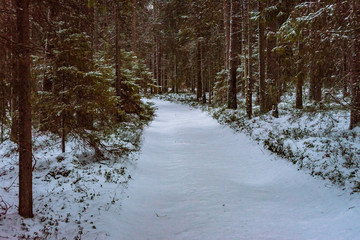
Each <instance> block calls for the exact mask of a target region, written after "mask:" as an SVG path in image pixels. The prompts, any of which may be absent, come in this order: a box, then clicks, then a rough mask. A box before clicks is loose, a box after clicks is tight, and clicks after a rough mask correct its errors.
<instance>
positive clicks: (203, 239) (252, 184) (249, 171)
mask: <svg viewBox="0 0 360 240" xmlns="http://www.w3.org/2000/svg"><path fill="white" fill-rule="evenodd" d="M155 103H156V105H157V106H158V107H159V110H158V111H157V115H158V116H157V117H156V119H155V120H154V121H153V122H152V124H151V125H150V127H149V128H147V129H146V130H145V134H144V138H145V140H144V145H143V150H142V154H141V157H140V159H139V161H138V166H137V168H136V170H135V172H134V173H133V174H132V176H133V178H134V179H133V180H132V182H130V184H129V189H128V192H127V196H128V197H127V198H125V199H124V201H123V205H122V211H121V216H119V217H117V218H109V219H107V220H106V221H105V222H104V223H102V224H105V225H107V226H108V229H111V232H110V236H109V239H122V240H142V239H154V240H172V239H181V240H183V239H184V240H186V239H189V240H195V239H199V240H211V239H214V240H215V239H219V240H220V239H226V240H231V239H234V240H235V239H236V240H239V239H244V240H245V239H246V240H251V239H254V240H262V239H267V240H270V239H274V240H282V239H291V240H293V239H304V240H305V239H306V240H308V239H324V240H331V239H334V240H340V239H352V240H354V239H360V212H359V208H360V204H359V203H360V200H359V196H358V195H356V194H355V195H352V196H350V195H349V194H348V193H345V192H343V191H340V190H338V189H337V188H336V187H331V186H326V182H325V181H322V180H318V179H315V178H312V177H311V176H309V175H308V174H306V173H304V172H302V171H297V169H296V167H295V166H293V165H292V164H290V163H289V162H287V161H285V160H283V159H281V158H276V157H275V156H274V155H272V154H270V153H268V152H267V151H265V150H261V147H260V146H258V145H257V144H256V143H254V142H253V141H251V140H249V138H248V137H246V136H245V135H243V134H238V133H236V134H234V132H233V131H232V130H231V129H228V128H226V127H222V126H220V125H219V124H218V123H217V122H216V121H215V120H213V119H212V118H211V117H209V116H207V115H206V114H205V113H202V112H201V111H200V110H194V109H190V108H189V107H187V106H184V105H179V104H174V103H169V102H164V101H159V100H155Z"/></svg>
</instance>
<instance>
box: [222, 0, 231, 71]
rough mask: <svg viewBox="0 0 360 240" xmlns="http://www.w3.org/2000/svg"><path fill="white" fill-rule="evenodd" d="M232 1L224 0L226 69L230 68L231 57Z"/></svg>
mask: <svg viewBox="0 0 360 240" xmlns="http://www.w3.org/2000/svg"><path fill="white" fill-rule="evenodd" d="M230 1H231V0H223V11H224V31H225V70H228V69H229V58H230Z"/></svg>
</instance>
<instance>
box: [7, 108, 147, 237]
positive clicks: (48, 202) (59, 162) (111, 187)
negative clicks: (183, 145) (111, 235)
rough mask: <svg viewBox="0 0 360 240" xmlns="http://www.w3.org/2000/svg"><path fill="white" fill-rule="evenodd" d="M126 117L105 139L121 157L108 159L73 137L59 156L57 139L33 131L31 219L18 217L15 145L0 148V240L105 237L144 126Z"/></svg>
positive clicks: (117, 210) (128, 179) (10, 143)
mask: <svg viewBox="0 0 360 240" xmlns="http://www.w3.org/2000/svg"><path fill="white" fill-rule="evenodd" d="M149 114H150V115H151V113H149ZM150 115H149V116H150ZM127 118H128V120H129V121H128V122H123V123H120V124H119V129H118V131H117V132H115V133H113V135H112V136H111V138H110V139H109V142H110V143H115V144H116V145H119V146H121V151H122V154H121V156H112V157H113V158H109V159H102V160H99V159H98V158H97V157H96V155H95V151H94V150H92V149H89V148H88V147H86V146H85V145H84V144H83V142H82V141H80V140H77V139H75V138H70V139H68V141H67V143H66V152H65V153H62V152H61V139H60V138H59V137H58V136H56V135H54V134H50V133H48V134H44V133H40V132H35V134H34V136H33V154H34V160H35V161H34V164H35V165H34V171H33V198H34V215H35V217H34V218H33V219H23V218H21V217H20V216H19V215H18V213H17V211H18V210H17V206H18V188H19V181H18V152H17V145H16V144H14V143H13V142H11V141H10V140H7V141H5V142H3V143H2V144H0V183H1V184H0V185H1V187H0V240H2V239H96V238H97V239H107V238H108V237H107V226H106V225H104V224H103V219H104V218H106V217H107V216H108V214H109V213H111V214H113V215H115V214H120V209H121V201H122V199H123V198H124V196H125V195H124V192H125V190H126V189H127V187H128V183H129V181H130V180H131V172H132V171H133V169H134V166H135V165H136V160H137V157H138V155H139V150H140V148H141V142H142V140H141V137H142V133H143V128H144V126H145V125H146V124H147V122H146V121H145V120H139V118H138V117H137V116H136V115H129V116H128V117H127Z"/></svg>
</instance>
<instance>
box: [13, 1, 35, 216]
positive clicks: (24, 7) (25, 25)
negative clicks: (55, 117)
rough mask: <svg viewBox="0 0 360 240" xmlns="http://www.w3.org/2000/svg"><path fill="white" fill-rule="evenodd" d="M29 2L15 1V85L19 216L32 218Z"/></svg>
mask: <svg viewBox="0 0 360 240" xmlns="http://www.w3.org/2000/svg"><path fill="white" fill-rule="evenodd" d="M29 2H30V0H16V18H17V24H16V25H17V32H18V39H17V40H18V41H17V43H18V46H17V49H18V51H17V53H18V55H17V57H18V60H19V61H18V69H17V78H18V82H19V214H20V215H21V216H23V217H25V218H31V217H33V209H32V207H33V198H32V144H31V83H30V23H29Z"/></svg>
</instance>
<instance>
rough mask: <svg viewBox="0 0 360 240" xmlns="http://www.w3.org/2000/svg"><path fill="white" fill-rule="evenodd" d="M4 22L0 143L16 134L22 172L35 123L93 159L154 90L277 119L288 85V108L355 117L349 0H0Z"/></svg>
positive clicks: (352, 6)
mask: <svg viewBox="0 0 360 240" xmlns="http://www.w3.org/2000/svg"><path fill="white" fill-rule="evenodd" d="M0 26H1V29H0V142H3V141H5V140H7V139H11V140H12V141H14V142H19V151H20V152H21V153H23V152H24V153H27V154H25V156H24V155H23V156H21V154H20V166H25V165H24V164H25V163H27V164H28V165H27V167H26V168H25V169H23V171H24V172H29V171H31V162H32V155H31V127H32V129H33V130H36V131H37V132H51V133H53V134H56V135H58V136H59V137H60V138H61V139H62V151H63V152H65V150H66V141H67V139H68V138H70V137H76V138H79V139H82V140H83V142H84V143H85V144H86V145H88V146H90V147H92V148H93V149H95V151H96V152H97V155H98V156H99V157H101V156H102V155H103V151H104V149H105V150H106V149H107V148H106V147H104V145H103V143H102V141H103V140H104V139H106V138H107V137H109V136H110V135H111V134H113V133H114V132H115V131H116V129H118V128H119V124H120V123H123V122H127V121H132V120H131V119H133V118H131V117H129V116H134V115H136V116H137V117H138V119H140V120H141V119H150V118H149V114H148V113H149V111H150V110H149V106H147V105H146V104H144V103H143V102H142V101H141V98H142V96H144V95H145V96H146V95H149V94H153V93H159V94H161V93H167V92H169V91H171V92H175V93H178V92H194V93H196V97H197V100H198V101H201V102H202V103H209V104H213V105H217V106H223V105H226V106H227V108H230V109H236V108H238V107H242V108H244V109H246V115H247V118H252V117H254V116H258V115H261V114H264V113H268V112H270V111H271V113H272V115H273V116H274V117H277V116H278V115H279V112H278V106H279V104H280V103H281V101H282V97H283V96H284V95H286V94H290V95H293V96H294V100H295V101H294V104H293V107H294V109H303V108H304V104H303V103H304V101H305V100H307V101H308V102H310V105H306V107H305V108H306V109H305V110H306V111H307V110H309V109H323V108H324V104H325V103H329V102H330V103H337V104H338V105H339V106H340V107H341V108H342V109H346V111H348V112H350V113H351V117H350V125H349V128H350V129H353V128H355V127H356V126H359V125H360V57H359V54H360V3H359V2H358V1H357V0H328V1H320V0H319V1H315V0H314V1H311V0H310V1H301V0H296V1H293V0H243V1H240V0H223V1H213V0H197V1H195V0H122V1H114V0H113V1H108V0H66V1H65V0H60V1H53V0H43V1H29V0H27V1H25V0H24V1H22V0H1V1H0ZM239 99H243V100H244V102H245V103H244V104H240V105H239V104H238V103H239ZM312 106H313V107H314V108H311V107H312ZM25 113H27V114H25ZM29 113H31V114H29ZM30 116H31V117H30ZM24 128H26V129H27V130H26V129H24ZM29 129H30V130H29ZM29 133H30V135H29ZM26 139H27V140H26ZM29 139H30V140H29ZM113 149H114V148H112V150H113ZM22 157H24V158H25V160H21V158H22ZM22 163H24V164H22ZM23 175H24V174H20V176H23ZM25 175H26V174H25ZM29 177H31V174H30V175H29ZM27 179H29V178H27ZM21 182H26V183H28V182H29V181H27V180H22V178H21V177H20V187H21ZM30 182H31V181H30ZM24 188H26V189H29V186H28V185H26V186H24ZM30 192H31V191H30ZM29 194H30V193H29ZM27 199H28V198H27ZM20 202H21V201H20ZM29 205H31V203H30V202H29V204H28V205H27V208H28V207H29ZM25 208H26V207H25ZM20 209H21V207H20ZM25 212H26V211H25ZM24 215H28V216H31V215H32V213H30V212H27V213H24Z"/></svg>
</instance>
